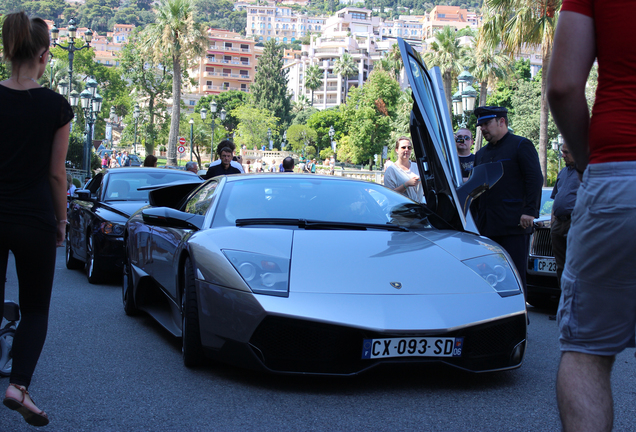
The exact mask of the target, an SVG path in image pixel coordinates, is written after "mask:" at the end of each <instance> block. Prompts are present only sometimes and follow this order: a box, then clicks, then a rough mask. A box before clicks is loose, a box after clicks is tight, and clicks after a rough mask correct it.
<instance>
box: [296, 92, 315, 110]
mask: <svg viewBox="0 0 636 432" xmlns="http://www.w3.org/2000/svg"><path fill="white" fill-rule="evenodd" d="M311 105H313V104H310V103H309V99H307V96H305V95H302V94H301V95H299V96H298V100H297V101H296V102H294V108H293V111H294V113H298V112H300V111H303V110H304V109H305V108H308V107H309V106H311Z"/></svg>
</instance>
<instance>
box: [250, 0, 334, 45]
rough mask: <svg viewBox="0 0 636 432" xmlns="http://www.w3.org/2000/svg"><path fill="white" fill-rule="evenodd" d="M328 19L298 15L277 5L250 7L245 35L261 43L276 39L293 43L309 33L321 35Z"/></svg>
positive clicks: (287, 8) (289, 8)
mask: <svg viewBox="0 0 636 432" xmlns="http://www.w3.org/2000/svg"><path fill="white" fill-rule="evenodd" d="M325 21H326V18H323V17H309V16H307V15H306V14H297V13H296V12H295V11H294V10H293V9H292V8H291V7H288V6H282V5H277V4H274V3H271V4H268V5H250V6H249V7H248V8H247V27H246V28H245V34H246V35H247V36H248V37H251V38H258V40H259V41H260V42H266V41H268V40H271V39H274V40H275V41H276V42H281V43H291V42H294V41H295V40H296V39H299V38H302V37H304V36H306V35H307V34H309V33H321V32H322V31H323V28H324V26H325Z"/></svg>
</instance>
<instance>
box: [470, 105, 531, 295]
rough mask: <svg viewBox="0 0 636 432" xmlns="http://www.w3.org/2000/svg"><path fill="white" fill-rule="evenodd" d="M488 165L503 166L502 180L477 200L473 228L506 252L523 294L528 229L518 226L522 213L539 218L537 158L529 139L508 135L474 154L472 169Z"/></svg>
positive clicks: (526, 263) (528, 238)
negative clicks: (475, 226)
mask: <svg viewBox="0 0 636 432" xmlns="http://www.w3.org/2000/svg"><path fill="white" fill-rule="evenodd" d="M480 108H481V107H480ZM493 117H494V116H489V117H486V118H493ZM490 162H501V163H502V164H503V177H502V178H501V180H499V181H498V182H497V183H496V184H495V185H494V186H493V187H492V188H491V189H489V190H488V191H486V192H484V193H483V194H482V195H481V196H480V197H479V199H478V200H477V201H478V202H477V203H476V205H477V207H476V210H477V228H478V229H479V232H480V234H482V235H484V236H486V237H488V238H490V239H492V240H494V241H496V242H497V243H499V244H500V245H501V246H502V247H503V248H504V249H505V250H506V252H508V254H509V255H510V257H511V258H512V260H513V262H514V263H515V266H516V267H517V270H518V271H519V275H520V276H521V281H522V286H523V288H524V292H525V287H526V268H527V267H528V262H527V261H528V248H529V240H530V234H532V226H530V227H529V228H527V229H523V228H521V226H520V225H519V223H520V219H521V215H522V214H526V215H530V216H533V217H535V218H536V217H538V216H539V206H540V204H541V187H542V186H543V176H542V174H541V166H540V165H539V155H538V154H537V150H536V149H535V148H534V145H533V144H532V142H530V140H529V139H527V138H524V137H520V136H517V135H513V134H512V133H510V132H508V133H507V134H506V135H504V136H503V137H502V138H501V139H500V140H499V141H497V142H496V143H489V144H488V145H486V146H485V147H483V148H482V149H481V150H479V151H478V152H477V154H476V155H475V166H477V165H481V164H485V163H490Z"/></svg>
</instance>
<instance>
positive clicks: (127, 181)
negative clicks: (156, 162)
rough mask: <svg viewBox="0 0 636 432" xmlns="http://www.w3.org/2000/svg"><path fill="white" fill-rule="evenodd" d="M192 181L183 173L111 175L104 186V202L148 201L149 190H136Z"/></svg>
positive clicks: (127, 173)
mask: <svg viewBox="0 0 636 432" xmlns="http://www.w3.org/2000/svg"><path fill="white" fill-rule="evenodd" d="M188 179H192V174H190V173H186V172H184V171H172V170H165V171H155V170H153V171H148V172H142V171H138V172H134V173H131V172H128V171H126V170H125V172H119V173H111V174H110V176H109V179H108V184H107V185H106V193H105V194H104V200H105V201H148V193H149V190H138V189H139V188H143V187H146V186H154V185H163V184H169V183H174V182H182V181H183V180H188Z"/></svg>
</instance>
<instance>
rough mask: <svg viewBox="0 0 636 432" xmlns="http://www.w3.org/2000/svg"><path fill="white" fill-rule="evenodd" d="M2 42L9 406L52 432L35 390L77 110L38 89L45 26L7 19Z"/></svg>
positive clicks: (0, 216)
mask: <svg viewBox="0 0 636 432" xmlns="http://www.w3.org/2000/svg"><path fill="white" fill-rule="evenodd" d="M2 41H3V48H4V58H5V60H6V61H8V62H9V63H10V65H11V77H10V78H9V79H7V80H5V81H2V82H0V130H1V131H2V133H1V134H0V154H2V155H3V157H2V158H0V295H1V298H4V281H5V275H6V269H7V261H8V257H9V251H11V252H12V253H13V256H14V258H15V266H16V271H17V274H18V280H19V291H20V299H19V303H20V309H21V312H22V319H21V321H20V325H19V326H18V328H17V330H16V333H15V337H14V340H13V348H12V353H13V368H12V371H11V377H10V380H9V383H10V384H9V387H8V388H7V390H6V393H5V398H4V400H3V403H4V405H6V406H7V407H9V408H10V409H12V410H16V411H18V412H19V413H20V414H21V415H22V416H23V417H24V419H25V420H26V421H27V423H29V424H32V425H35V426H44V425H46V424H48V422H49V419H48V417H47V415H46V414H45V413H44V412H43V411H41V410H40V409H39V408H38V407H37V406H36V405H35V403H34V402H33V400H32V399H31V397H30V395H29V392H28V391H27V388H28V387H29V384H30V383H31V377H32V376H33V371H34V370H35V366H36V364H37V362H38V359H39V357H40V353H41V352H42V347H43V346H44V340H45V339H46V332H47V325H48V317H49V303H50V300H51V288H52V286H53V273H54V271H55V253H56V247H57V246H61V245H62V244H63V242H64V235H65V230H66V223H67V222H66V169H65V165H64V161H65V159H66V151H67V149H68V137H69V124H70V121H71V119H72V118H73V110H72V108H71V106H70V105H69V104H68V102H67V101H66V100H65V99H64V98H63V97H62V96H61V95H59V94H57V93H55V92H53V91H51V90H49V89H46V88H43V87H40V85H39V84H38V83H37V81H36V80H37V79H38V78H40V77H41V76H42V74H43V73H44V69H45V68H46V65H47V62H48V59H49V44H50V41H49V31H48V26H47V25H46V23H45V22H44V21H43V20H41V19H39V18H33V19H29V17H28V16H27V15H26V14H25V13H24V12H20V13H14V14H9V15H7V16H6V18H5V21H4V25H3V26H2ZM27 167H28V168H27ZM1 313H2V309H1V308H0V314H1ZM0 319H1V315H0Z"/></svg>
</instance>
